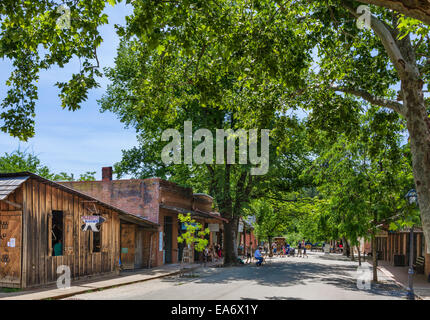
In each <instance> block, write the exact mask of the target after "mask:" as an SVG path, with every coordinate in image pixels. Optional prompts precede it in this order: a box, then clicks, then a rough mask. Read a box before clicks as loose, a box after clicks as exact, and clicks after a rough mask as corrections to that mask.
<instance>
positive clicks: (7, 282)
mask: <svg viewBox="0 0 430 320" xmlns="http://www.w3.org/2000/svg"><path fill="white" fill-rule="evenodd" d="M21 220H22V211H0V286H4V287H20V286H21V247H22V221H21Z"/></svg>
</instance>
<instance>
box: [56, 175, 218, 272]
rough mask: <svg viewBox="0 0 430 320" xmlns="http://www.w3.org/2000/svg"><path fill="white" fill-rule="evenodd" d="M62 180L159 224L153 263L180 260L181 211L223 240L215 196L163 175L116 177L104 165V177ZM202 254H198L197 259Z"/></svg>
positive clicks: (211, 238) (214, 240)
mask: <svg viewBox="0 0 430 320" xmlns="http://www.w3.org/2000/svg"><path fill="white" fill-rule="evenodd" d="M61 184H63V185H65V186H67V187H69V188H72V189H75V190H78V191H79V192H82V193H85V194H87V195H89V196H91V197H94V198H97V199H99V200H101V201H103V202H106V203H109V204H110V205H113V206H115V207H118V208H121V209H123V210H125V211H127V212H130V213H132V214H134V215H136V216H138V217H141V218H145V219H147V220H149V221H152V222H153V223H156V224H158V225H159V228H158V231H157V233H156V234H154V235H153V238H152V240H151V243H152V246H153V247H152V250H151V266H160V265H162V264H164V263H177V262H180V261H181V258H182V250H183V244H179V243H178V241H177V238H178V236H179V235H180V234H181V233H182V232H184V227H183V225H182V224H181V223H180V221H179V220H178V215H179V214H187V213H191V215H192V217H193V218H194V219H195V220H196V222H199V223H201V224H202V225H203V226H204V227H209V229H210V230H212V231H211V232H210V234H209V235H208V240H209V244H210V245H212V244H214V243H222V229H223V221H226V220H225V219H223V218H221V216H220V215H219V213H216V212H214V211H213V209H212V206H213V199H212V197H211V196H209V195H206V194H194V193H193V190H192V189H191V188H186V187H181V186H179V185H177V184H175V183H173V182H169V181H165V180H163V179H160V178H150V179H143V180H140V179H130V180H113V179H112V168H111V167H105V168H103V169H102V180H101V181H77V182H61ZM198 258H199V256H198V255H197V254H196V255H195V259H198Z"/></svg>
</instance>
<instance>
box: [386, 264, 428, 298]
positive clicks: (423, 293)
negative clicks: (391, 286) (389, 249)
mask: <svg viewBox="0 0 430 320" xmlns="http://www.w3.org/2000/svg"><path fill="white" fill-rule="evenodd" d="M378 269H380V270H381V271H382V272H383V273H384V274H386V275H387V276H389V277H391V278H392V279H393V280H394V281H396V282H397V283H399V284H400V285H401V286H402V287H404V288H405V289H406V288H407V287H408V269H409V267H395V266H393V265H391V264H390V263H389V262H388V261H383V260H378ZM413 285H414V293H415V295H417V296H418V297H419V298H421V299H423V300H430V282H428V281H427V278H426V276H425V275H424V274H416V273H415V274H414V282H413Z"/></svg>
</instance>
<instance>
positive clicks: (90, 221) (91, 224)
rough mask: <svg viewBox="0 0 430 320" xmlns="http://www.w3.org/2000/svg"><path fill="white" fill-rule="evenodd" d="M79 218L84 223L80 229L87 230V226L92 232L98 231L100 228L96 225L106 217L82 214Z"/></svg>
mask: <svg viewBox="0 0 430 320" xmlns="http://www.w3.org/2000/svg"><path fill="white" fill-rule="evenodd" d="M81 219H82V221H83V222H84V223H85V224H83V225H82V226H81V229H82V231H87V230H88V228H90V229H91V231H93V232H99V231H100V230H99V229H98V228H97V227H100V225H101V224H102V223H103V222H105V221H106V219H105V218H103V217H101V216H83V217H81Z"/></svg>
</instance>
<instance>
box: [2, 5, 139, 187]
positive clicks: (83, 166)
mask: <svg viewBox="0 0 430 320" xmlns="http://www.w3.org/2000/svg"><path fill="white" fill-rule="evenodd" d="M105 12H106V13H107V15H108V17H109V24H107V25H104V26H102V27H100V32H101V35H102V37H103V40H104V41H103V43H102V44H101V46H100V47H99V48H98V49H97V53H98V57H99V61H100V65H101V70H102V68H104V67H107V66H113V65H114V58H115V56H116V49H117V47H118V44H119V38H118V36H117V35H116V32H115V28H114V24H120V25H125V16H126V15H128V14H130V13H131V12H132V7H131V6H130V5H126V4H125V3H123V2H122V3H120V4H117V5H115V7H112V6H110V5H107V7H106V9H105ZM11 70H12V67H11V62H10V61H7V60H0V99H1V100H3V98H4V97H5V95H6V91H7V90H8V87H7V86H6V84H5V81H6V80H7V78H8V77H9V75H10V72H11ZM78 70H79V62H78V61H74V62H71V63H69V64H68V65H67V66H66V67H65V68H63V69H60V68H57V67H56V68H51V69H49V70H47V71H45V72H42V73H41V74H40V80H39V82H38V86H39V100H38V101H37V102H36V108H35V110H36V118H35V121H36V126H35V132H36V134H35V137H34V138H32V139H29V140H28V142H27V143H24V142H22V141H19V139H16V138H12V137H10V136H9V135H8V134H5V133H2V132H0V155H4V153H5V152H8V153H10V152H12V151H14V150H17V149H18V148H20V149H21V150H25V149H27V150H28V151H29V152H33V153H34V154H36V155H37V156H38V157H39V159H40V160H41V162H42V164H44V165H47V166H48V167H49V168H50V169H51V170H52V171H53V172H56V173H58V172H67V173H69V174H70V173H73V174H74V175H75V177H78V176H79V174H82V173H85V172H87V171H96V178H97V179H101V168H102V167H104V166H112V165H113V164H114V163H115V162H118V161H120V160H121V158H122V152H121V150H126V149H130V148H131V147H133V146H135V145H137V141H136V134H135V130H134V129H126V128H124V126H123V124H122V123H121V122H120V121H119V120H118V119H117V118H116V116H115V115H114V114H113V113H110V112H105V113H100V112H99V105H98V104H97V99H100V98H101V96H102V95H103V93H104V91H105V89H106V86H107V84H108V80H107V79H106V78H103V79H100V81H99V83H100V85H101V87H100V88H98V89H93V90H91V92H90V94H89V95H88V99H87V101H86V102H85V103H83V104H82V108H81V109H80V110H78V111H75V112H71V111H68V110H63V109H62V108H61V104H60V98H59V97H58V93H59V89H58V88H57V87H55V86H54V84H55V82H57V81H67V80H68V79H70V76H71V75H72V73H74V72H77V71H78Z"/></svg>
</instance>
